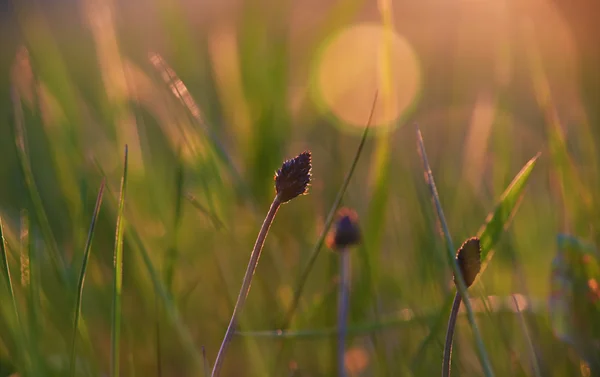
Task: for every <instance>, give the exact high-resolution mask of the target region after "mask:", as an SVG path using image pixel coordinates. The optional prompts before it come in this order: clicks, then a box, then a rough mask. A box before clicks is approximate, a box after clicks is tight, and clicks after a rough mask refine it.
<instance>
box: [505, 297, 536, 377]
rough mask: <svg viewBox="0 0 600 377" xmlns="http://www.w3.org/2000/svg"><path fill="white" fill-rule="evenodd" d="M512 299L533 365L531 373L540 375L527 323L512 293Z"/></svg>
mask: <svg viewBox="0 0 600 377" xmlns="http://www.w3.org/2000/svg"><path fill="white" fill-rule="evenodd" d="M512 299H513V302H514V303H515V309H516V310H517V313H518V314H519V319H520V322H521V328H522V329H523V334H525V338H526V339H527V346H528V347H529V352H530V354H531V365H532V367H533V375H534V376H535V377H541V376H542V372H541V370H540V366H539V364H538V361H537V356H536V355H535V346H534V345H533V340H532V339H531V336H530V335H529V330H528V329H527V323H525V316H524V315H523V312H522V311H521V308H520V307H519V301H518V300H517V298H516V297H515V295H514V294H513V295H512Z"/></svg>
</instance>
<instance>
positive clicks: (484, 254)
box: [475, 153, 540, 281]
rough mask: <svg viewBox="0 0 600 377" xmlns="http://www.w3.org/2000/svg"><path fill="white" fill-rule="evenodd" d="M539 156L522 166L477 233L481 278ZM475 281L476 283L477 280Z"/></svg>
mask: <svg viewBox="0 0 600 377" xmlns="http://www.w3.org/2000/svg"><path fill="white" fill-rule="evenodd" d="M539 156H540V154H539V153H538V154H537V155H536V156H535V157H533V158H532V159H531V160H529V161H528V162H527V163H526V164H525V166H523V168H522V169H521V171H520V172H519V173H518V174H517V175H516V176H515V178H514V179H513V180H512V182H511V183H510V185H509V186H508V187H507V188H506V190H504V193H502V196H500V201H499V202H498V204H497V205H496V208H495V209H494V212H492V213H490V214H489V215H488V217H487V220H486V223H485V225H483V226H482V227H481V229H480V231H479V232H478V237H479V239H480V242H481V260H482V263H481V270H480V271H479V275H478V276H481V274H482V273H483V271H484V270H485V268H486V267H487V264H488V263H489V262H490V260H491V259H492V257H493V256H494V251H493V247H494V245H496V243H497V242H498V240H499V239H500V236H501V235H502V232H504V229H505V228H506V226H507V224H508V223H509V222H510V220H511V219H512V216H513V214H514V213H515V211H516V209H517V207H518V204H519V202H520V200H521V197H522V196H523V190H524V189H525V187H526V186H527V181H528V180H529V176H530V175H531V172H532V171H533V168H534V167H535V163H536V161H537V159H538V157H539ZM475 280H476V281H477V278H476V279H475Z"/></svg>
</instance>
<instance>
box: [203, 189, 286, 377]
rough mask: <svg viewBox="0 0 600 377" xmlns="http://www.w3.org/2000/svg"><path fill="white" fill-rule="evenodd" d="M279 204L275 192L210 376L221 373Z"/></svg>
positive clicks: (214, 376)
mask: <svg viewBox="0 0 600 377" xmlns="http://www.w3.org/2000/svg"><path fill="white" fill-rule="evenodd" d="M281 204H282V201H281V199H280V198H279V194H277V196H275V199H274V200H273V203H272V204H271V207H270V208H269V212H268V213H267V216H266V217H265V221H264V222H263V225H262V227H261V228H260V231H259V233H258V237H257V238H256V243H255V245H254V248H253V250H252V253H251V254H250V261H249V262H248V267H247V269H246V273H245V275H244V279H243V281H242V287H241V288H240V293H239V295H238V299H237V301H236V303H235V306H234V308H233V314H232V315H231V320H230V321H229V325H228V326H227V330H226V331H225V336H224V337H223V342H222V343H221V347H220V348H219V352H218V353H217V358H216V360H215V364H214V366H213V370H212V373H211V376H212V377H218V376H219V375H220V373H221V368H222V366H223V361H224V359H225V354H226V352H227V348H228V346H229V344H230V342H231V339H232V337H233V335H234V334H235V330H236V327H237V323H238V314H239V312H240V311H241V310H242V308H243V307H244V304H245V303H246V298H247V296H248V292H249V291H250V285H251V284H252V277H253V276H254V272H255V271H256V267H257V265H258V261H259V259H260V254H261V252H262V248H263V245H264V243H265V239H266V238H267V234H268V233H269V229H270V227H271V224H272V223H273V220H274V219H275V215H276V214H277V211H278V210H279V207H280V206H281Z"/></svg>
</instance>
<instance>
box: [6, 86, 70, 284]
mask: <svg viewBox="0 0 600 377" xmlns="http://www.w3.org/2000/svg"><path fill="white" fill-rule="evenodd" d="M12 101H13V106H14V112H15V143H16V146H17V156H18V159H19V164H20V168H21V172H22V174H23V179H24V180H25V186H26V188H27V193H28V194H29V199H30V200H31V204H32V206H33V210H34V213H35V217H36V219H37V222H38V223H39V226H40V230H41V231H42V236H43V238H44V241H45V243H46V246H47V247H48V248H49V249H50V253H49V255H50V260H51V262H52V264H53V267H54V272H55V273H56V274H57V276H58V278H59V279H60V281H61V282H62V283H63V284H65V285H66V286H68V285H69V283H70V279H69V278H68V275H67V273H66V272H67V270H66V268H65V263H64V261H63V259H62V255H61V253H60V251H59V248H58V244H57V243H56V239H55V238H54V234H53V233H52V229H51V228H50V221H49V220H48V216H47V215H46V211H45V210H44V205H43V203H42V198H41V197H40V194H39V191H38V189H37V186H36V183H35V179H34V176H33V171H32V170H31V162H30V160H29V155H28V152H27V135H26V131H25V124H24V122H25V121H24V115H23V108H22V105H21V99H20V98H19V95H18V94H17V92H16V89H13V90H12Z"/></svg>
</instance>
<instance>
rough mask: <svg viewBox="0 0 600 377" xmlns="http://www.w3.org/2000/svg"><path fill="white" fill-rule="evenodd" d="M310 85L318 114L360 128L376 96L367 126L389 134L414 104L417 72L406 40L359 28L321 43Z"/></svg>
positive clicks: (372, 27) (369, 26)
mask: <svg viewBox="0 0 600 377" xmlns="http://www.w3.org/2000/svg"><path fill="white" fill-rule="evenodd" d="M312 84H313V94H314V95H315V96H314V97H315V100H316V101H317V102H318V105H319V106H321V108H322V109H323V110H325V111H327V112H331V113H332V114H333V115H334V116H335V117H337V118H339V119H340V120H341V121H342V122H344V123H346V124H348V125H350V126H355V127H360V128H362V127H364V125H365V124H366V122H367V119H368V116H369V113H370V110H371V107H372V105H373V98H374V95H375V93H376V92H377V93H378V100H377V105H376V108H375V113H374V117H373V122H372V124H373V126H377V127H379V128H388V129H391V128H393V126H394V125H396V124H397V121H398V120H399V119H400V118H401V117H402V115H404V114H405V113H406V112H407V110H409V109H410V108H411V107H412V105H413V104H414V103H415V100H416V98H417V95H418V93H419V90H420V86H421V71H420V67H419V62H418V59H417V55H416V53H415V51H414V50H413V48H412V46H411V45H410V44H409V42H408V41H407V40H406V38H404V37H403V36H401V35H399V34H398V33H396V32H394V31H393V30H392V29H391V28H386V27H384V26H383V25H381V24H376V23H361V24H356V25H353V26H350V27H348V28H346V29H343V30H341V31H340V32H338V33H336V34H335V35H333V36H332V37H331V38H328V39H326V40H325V41H324V43H323V45H322V46H321V49H320V50H319V53H318V55H317V57H316V59H315V62H314V69H313V77H312Z"/></svg>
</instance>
